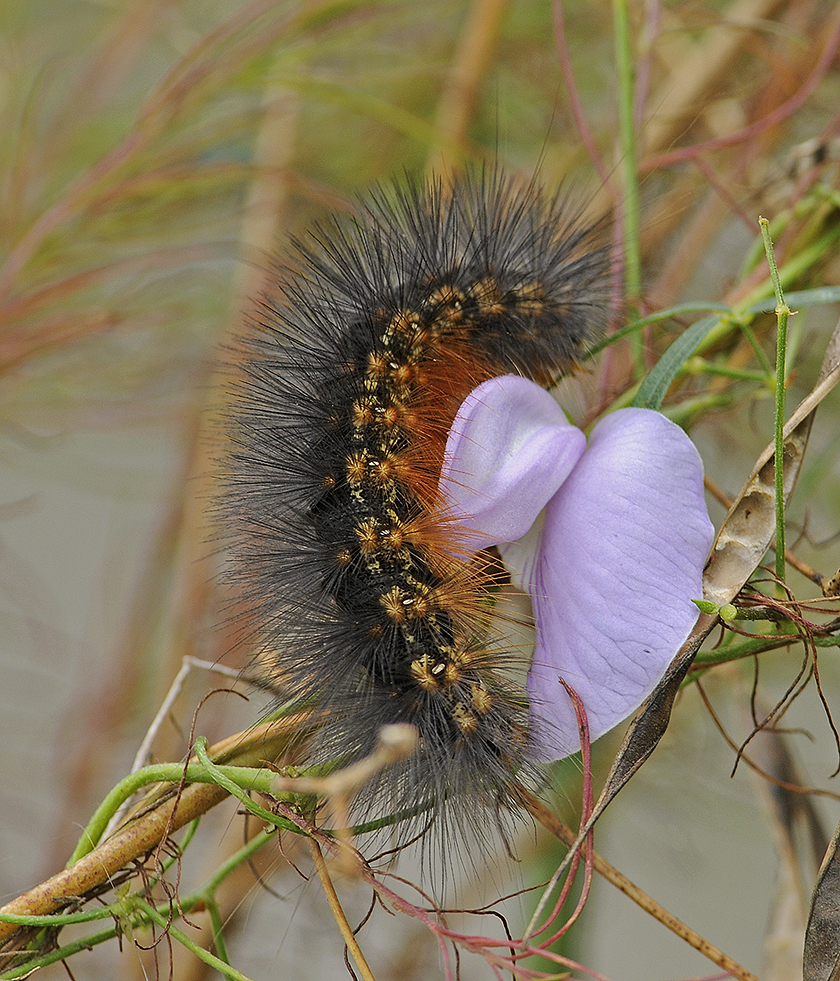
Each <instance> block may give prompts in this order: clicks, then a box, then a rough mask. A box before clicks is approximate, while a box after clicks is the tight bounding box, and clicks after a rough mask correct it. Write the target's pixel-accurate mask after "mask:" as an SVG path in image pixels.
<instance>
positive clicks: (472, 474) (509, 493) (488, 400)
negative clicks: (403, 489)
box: [440, 375, 586, 551]
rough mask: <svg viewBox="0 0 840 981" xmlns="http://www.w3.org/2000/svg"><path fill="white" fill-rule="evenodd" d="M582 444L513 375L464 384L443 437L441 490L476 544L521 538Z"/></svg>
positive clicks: (549, 405) (552, 406)
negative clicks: (470, 388)
mask: <svg viewBox="0 0 840 981" xmlns="http://www.w3.org/2000/svg"><path fill="white" fill-rule="evenodd" d="M585 446H586V438H585V436H584V435H583V433H582V432H581V431H580V430H579V429H577V428H576V427H575V426H573V425H572V424H571V423H570V422H569V421H568V420H567V419H566V416H565V415H564V413H563V410H562V409H561V408H560V406H559V405H558V404H557V403H556V402H555V401H554V399H553V398H552V397H551V396H550V395H549V394H548V392H546V391H545V390H544V389H542V388H540V387H539V385H536V384H534V382H532V381H528V380H527V379H525V378H520V377H519V376H518V375H503V376H502V377H500V378H492V379H491V380H490V381H487V382H484V384H482V385H479V386H478V388H476V389H475V390H474V391H473V392H471V393H470V394H469V395H468V396H467V398H466V399H465V401H464V402H463V404H462V405H461V408H460V409H459V410H458V415H457V416H456V417H455V422H454V423H453V424H452V429H451V430H450V433H449V439H448V440H447V443H446V453H445V455H444V462H443V468H442V471H441V477H440V491H441V494H442V495H443V497H444V499H445V500H446V502H447V505H448V507H449V510H450V512H451V514H452V515H453V516H454V517H455V519H456V520H457V523H458V527H459V528H460V529H463V530H464V531H467V532H473V533H474V534H473V536H471V537H472V539H473V543H474V545H475V550H476V551H477V550H478V549H479V548H486V547H488V546H490V545H494V544H497V543H498V542H509V541H514V540H515V539H517V538H521V537H522V535H524V534H525V532H526V531H528V529H529V528H530V527H531V525H532V524H533V523H534V521H536V519H537V517H538V516H539V514H540V512H541V511H542V509H543V508H544V507H545V506H546V504H547V503H548V501H549V500H551V498H552V497H553V496H554V494H555V493H556V492H557V488H558V487H559V486H560V485H561V484H562V483H563V481H564V480H565V479H566V477H567V476H568V475H569V473H570V472H571V471H572V468H573V467H574V466H575V464H576V463H577V462H578V460H579V459H580V457H581V455H582V454H583V451H584V448H585Z"/></svg>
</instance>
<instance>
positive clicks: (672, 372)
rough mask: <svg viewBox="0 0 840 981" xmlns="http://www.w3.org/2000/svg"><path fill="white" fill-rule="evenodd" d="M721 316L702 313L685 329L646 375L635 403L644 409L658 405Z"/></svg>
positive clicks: (659, 406)
mask: <svg viewBox="0 0 840 981" xmlns="http://www.w3.org/2000/svg"><path fill="white" fill-rule="evenodd" d="M721 319H722V318H721V317H719V316H717V315H712V316H710V317H703V319H702V320H698V321H697V323H696V324H692V325H691V326H690V327H689V328H687V329H686V330H684V331H683V332H682V334H680V336H679V337H678V338H677V339H676V340H675V341H674V343H673V344H672V345H671V346H670V347H669V348H668V350H667V351H666V352H665V353H664V354H663V355H662V357H661V358H660V359H659V361H658V362H657V363H656V364H655V365H654V366H653V368H651V370H650V372H649V373H648V376H647V378H645V380H644V381H643V382H642V384H641V385H640V386H639V391H638V392H637V393H636V397H635V398H634V399H633V405H635V406H636V407H637V408H641V409H659V408H661V406H662V401H663V399H664V398H665V395H666V393H667V391H668V389H669V388H670V387H671V382H672V381H673V380H674V379H675V378H676V377H677V375H678V374H679V372H680V370H681V368H682V366H683V365H684V364H685V363H686V361H688V359H689V358H690V357H691V356H692V354H694V352H695V351H696V350H697V348H698V347H699V346H700V345H701V344H702V343H703V340H704V339H705V338H706V335H707V334H709V333H710V332H711V331H713V330H714V329H715V327H717V325H718V324H719V323H720V322H721Z"/></svg>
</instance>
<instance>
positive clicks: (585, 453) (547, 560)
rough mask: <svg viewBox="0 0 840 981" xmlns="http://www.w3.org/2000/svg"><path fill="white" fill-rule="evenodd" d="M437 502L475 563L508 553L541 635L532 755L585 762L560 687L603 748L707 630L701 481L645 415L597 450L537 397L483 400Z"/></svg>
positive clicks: (688, 452) (460, 429) (632, 414)
mask: <svg viewBox="0 0 840 981" xmlns="http://www.w3.org/2000/svg"><path fill="white" fill-rule="evenodd" d="M440 489H441V493H442V495H443V496H444V498H445V500H446V501H447V502H448V504H449V506H450V508H451V512H452V514H453V520H454V521H455V522H456V526H457V527H458V529H459V531H460V532H461V533H462V534H463V536H464V538H465V540H466V541H467V542H468V543H469V547H472V548H474V550H475V551H478V550H479V549H480V548H486V547H489V546H490V545H497V546H498V547H499V551H500V552H501V555H502V558H503V560H504V562H505V564H506V565H507V566H508V568H509V569H510V570H511V575H512V577H513V580H514V582H515V583H516V584H517V585H518V586H520V587H521V588H522V589H524V590H526V591H527V592H528V594H529V595H530V597H531V603H532V606H533V610H534V618H535V622H536V646H535V651H534V659H533V662H532V664H531V668H530V671H529V674H528V695H529V698H530V702H531V716H532V721H533V728H532V734H533V736H532V738H533V746H532V755H533V756H534V758H536V759H542V760H554V759H559V758H561V757H563V756H566V755H568V754H569V753H573V752H575V751H576V750H577V749H579V748H580V741H579V736H578V730H577V723H576V719H575V713H574V709H573V707H572V703H571V700H570V698H569V696H568V695H567V694H566V692H565V690H564V689H563V686H562V685H561V684H560V683H559V681H558V676H562V677H563V678H564V679H565V681H566V682H567V683H568V684H569V685H570V686H571V688H572V689H574V691H575V692H576V693H577V695H578V696H579V697H580V698H581V700H582V701H583V704H584V706H585V708H586V712H587V717H588V721H589V729H590V737H591V738H592V739H597V738H598V736H601V735H603V733H605V732H607V730H609V729H611V728H612V727H613V726H614V725H616V724H617V723H618V722H620V721H621V720H622V719H624V718H626V717H627V716H628V715H629V714H630V713H631V712H632V711H633V710H634V709H636V708H637V707H638V706H639V705H640V704H641V703H642V702H643V701H644V699H645V698H646V697H647V696H648V695H649V694H650V692H651V691H652V690H653V688H654V686H655V685H656V683H657V681H658V680H659V679H660V678H661V677H662V675H663V673H664V671H665V669H666V667H667V666H668V664H669V663H670V661H671V659H672V658H673V656H674V655H675V654H676V652H677V650H678V649H679V647H680V645H681V644H682V643H683V641H684V640H685V639H686V637H687V636H688V634H689V632H690V631H691V628H692V627H693V626H694V622H695V620H696V619H697V615H698V611H697V607H696V606H695V605H694V603H692V602H691V601H692V599H700V598H701V597H702V572H703V565H704V563H705V560H706V555H707V553H708V550H709V547H710V545H711V542H712V537H713V531H714V529H713V528H712V524H711V522H710V521H709V517H708V514H707V512H706V505H705V502H704V498H703V465H702V462H701V460H700V457H699V455H698V453H697V450H696V449H695V448H694V445H693V444H692V442H691V440H690V439H689V438H688V436H687V435H686V434H685V433H684V432H683V431H682V429H680V428H679V426H676V425H675V424H674V423H672V422H670V421H669V420H668V419H666V418H665V416H663V415H661V414H660V413H658V412H652V411H650V410H649V409H619V410H618V411H617V412H614V413H612V414H611V415H609V416H606V417H605V418H604V419H602V420H601V421H600V422H599V423H598V424H597V425H596V426H595V428H594V429H593V431H592V434H591V436H590V438H589V442H588V445H587V440H586V437H585V436H584V434H583V433H582V432H581V431H580V430H579V429H577V428H576V427H575V426H573V425H571V423H569V422H568V421H567V420H566V417H565V415H564V413H563V410H562V409H561V408H560V406H559V405H558V404H557V403H556V402H555V401H554V399H553V398H552V397H551V396H550V395H549V394H548V393H547V392H546V391H544V390H543V389H542V388H540V387H539V386H538V385H535V384H534V383H533V382H531V381H528V380H527V379H525V378H520V377H518V376H515V375H505V376H503V377H501V378H494V379H492V380H491V381H488V382H485V383H484V384H483V385H479V387H478V388H476V389H475V390H474V391H473V392H472V393H471V394H470V395H469V396H468V397H467V399H466V400H465V401H464V403H463V404H462V405H461V408H460V409H459V411H458V415H457V416H456V418H455V422H454V423H453V425H452V429H451V430H450V433H449V439H448V442H447V445H446V455H445V459H444V464H443V470H442V473H441V478H440Z"/></svg>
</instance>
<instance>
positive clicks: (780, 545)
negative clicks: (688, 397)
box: [758, 218, 790, 582]
mask: <svg viewBox="0 0 840 981" xmlns="http://www.w3.org/2000/svg"><path fill="white" fill-rule="evenodd" d="M758 223H759V225H760V226H761V235H762V237H763V239H764V251H765V252H766V253H767V264H768V265H769V266H770V279H771V281H772V283H773V291H774V292H775V294H776V323H777V329H776V406H775V430H776V463H775V468H776V474H775V477H776V480H775V489H776V578H777V579H778V580H779V582H784V581H785V483H784V481H785V470H784V467H785V440H784V426H785V381H786V378H787V372H786V365H785V359H786V352H787V323H788V317H789V316H790V308H789V307H788V305H787V304H786V303H785V296H784V293H783V292H782V284H781V281H780V279H779V270H778V268H777V267H776V257H775V255H774V253H773V241H772V239H771V237H770V222H768V221H767V219H766V218H759V219H758Z"/></svg>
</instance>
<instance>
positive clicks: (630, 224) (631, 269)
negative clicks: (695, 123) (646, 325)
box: [613, 0, 642, 303]
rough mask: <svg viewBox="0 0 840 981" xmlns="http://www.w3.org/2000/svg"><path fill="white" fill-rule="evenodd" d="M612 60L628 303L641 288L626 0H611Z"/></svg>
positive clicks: (634, 142) (631, 82)
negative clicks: (620, 170)
mask: <svg viewBox="0 0 840 981" xmlns="http://www.w3.org/2000/svg"><path fill="white" fill-rule="evenodd" d="M613 25H614V30H615V63H616V71H617V74H618V124H619V132H620V136H621V158H622V175H623V188H624V194H623V200H624V207H623V219H624V262H625V270H624V285H625V288H626V290H627V296H628V298H629V300H630V302H631V303H635V302H636V301H637V299H638V297H639V296H640V295H641V291H642V262H641V251H640V238H641V234H640V228H641V223H640V218H639V181H638V148H637V146H636V123H635V118H634V111H633V108H634V99H635V73H634V71H633V52H632V44H631V39H630V19H629V14H628V9H627V0H613Z"/></svg>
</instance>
